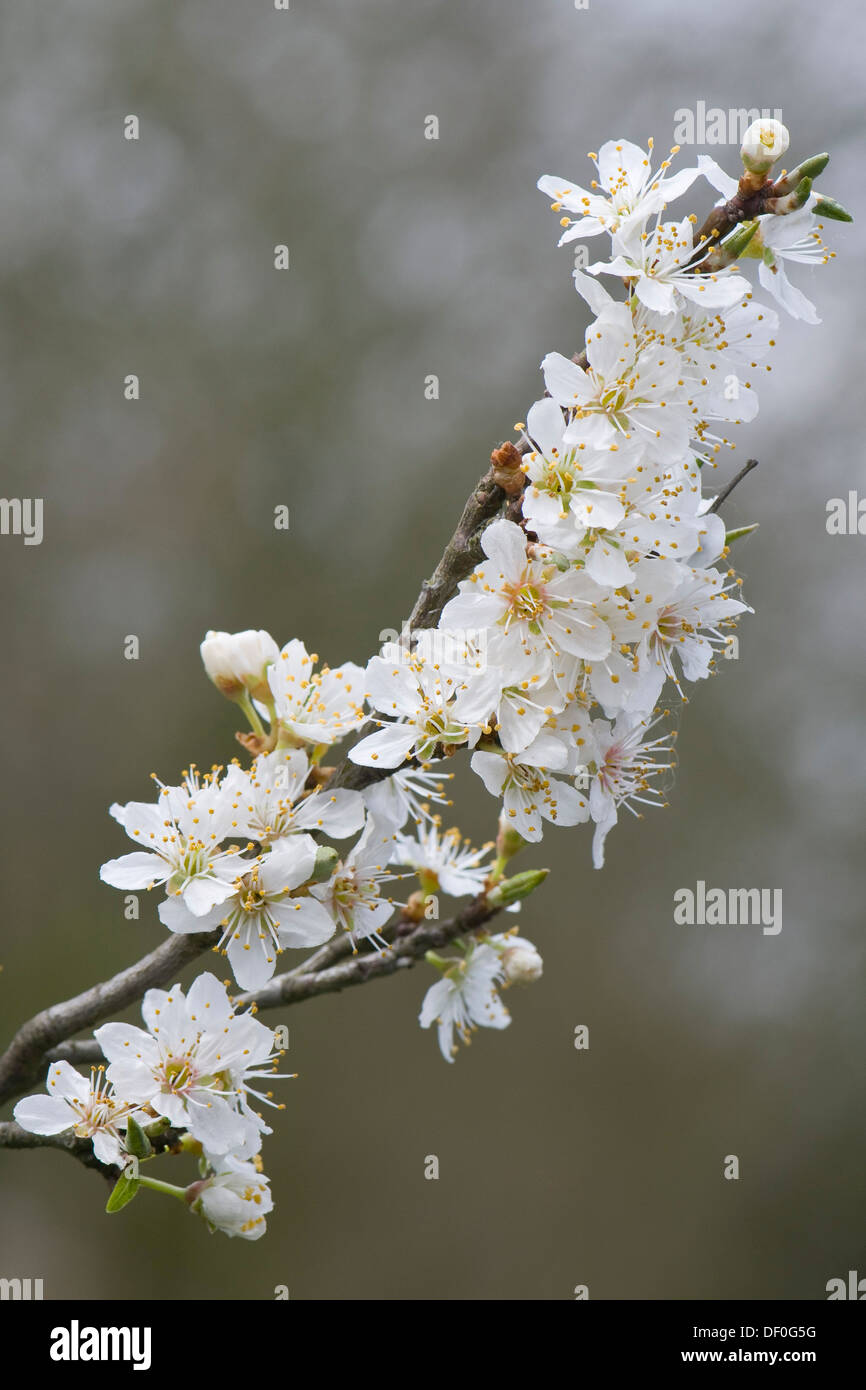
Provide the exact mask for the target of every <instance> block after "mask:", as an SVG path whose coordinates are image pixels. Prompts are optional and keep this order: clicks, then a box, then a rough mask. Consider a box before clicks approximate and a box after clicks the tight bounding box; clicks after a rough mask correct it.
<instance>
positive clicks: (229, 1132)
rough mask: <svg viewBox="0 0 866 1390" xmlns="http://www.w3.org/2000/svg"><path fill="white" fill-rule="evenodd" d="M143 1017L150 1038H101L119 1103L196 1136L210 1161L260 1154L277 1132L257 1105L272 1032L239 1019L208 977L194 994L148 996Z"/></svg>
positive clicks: (128, 1030) (143, 1033) (137, 1031)
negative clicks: (134, 1106) (265, 1139)
mask: <svg viewBox="0 0 866 1390" xmlns="http://www.w3.org/2000/svg"><path fill="white" fill-rule="evenodd" d="M141 1012H142V1017H143V1019H144V1022H145V1024H146V1030H145V1029H143V1028H138V1027H136V1026H135V1025H133V1024H130V1023H105V1024H103V1025H102V1027H101V1028H97V1029H96V1030H95V1033H94V1037H95V1038H96V1041H97V1042H98V1043H99V1046H100V1047H101V1048H102V1051H103V1053H104V1054H105V1056H106V1057H107V1059H108V1062H109V1066H108V1070H107V1073H106V1075H107V1077H108V1080H109V1081H110V1082H112V1084H113V1085H114V1088H115V1091H116V1093H117V1095H119V1096H122V1097H123V1098H124V1099H125V1100H127V1101H132V1102H135V1103H136V1104H138V1105H141V1106H145V1105H148V1106H150V1107H151V1109H152V1110H154V1111H155V1112H156V1114H157V1115H164V1116H165V1117H166V1118H167V1119H168V1120H169V1121H170V1122H171V1124H172V1125H174V1126H176V1127H177V1128H179V1129H187V1130H189V1132H190V1134H191V1135H192V1136H193V1138H194V1139H198V1140H199V1142H200V1143H201V1144H202V1145H203V1146H204V1148H205V1150H206V1151H207V1152H208V1154H213V1155H221V1154H242V1155H243V1156H245V1157H251V1156H252V1155H253V1154H254V1153H257V1152H258V1149H259V1147H260V1145H261V1136H262V1134H269V1133H270V1130H269V1129H268V1126H267V1125H266V1124H265V1123H264V1122H263V1120H262V1119H261V1118H260V1116H259V1115H258V1114H256V1113H255V1112H254V1111H253V1109H252V1106H251V1103H250V1097H251V1096H252V1097H255V1098H256V1099H258V1100H264V1101H266V1102H267V1101H268V1099H269V1098H268V1097H267V1096H262V1095H261V1093H260V1092H259V1091H258V1090H256V1089H254V1086H253V1083H254V1082H256V1083H258V1080H259V1078H261V1077H263V1076H265V1075H268V1076H269V1077H271V1076H272V1067H271V1064H272V1063H273V1061H274V1058H273V1055H272V1051H273V1042H274V1038H273V1034H272V1032H271V1031H270V1029H268V1028H266V1027H265V1026H264V1024H262V1023H259V1022H258V1021H257V1020H256V1019H254V1018H253V1017H252V1015H251V1014H250V1013H242V1014H236V1013H235V1011H234V1008H233V1006H232V1003H231V1000H230V999H229V997H228V993H227V990H226V988H225V986H224V985H221V984H220V983H219V981H218V980H216V979H215V978H214V976H213V975H211V974H208V973H205V974H202V975H199V976H198V977H197V978H196V979H195V980H194V981H193V983H192V985H191V986H190V988H189V991H188V992H187V994H184V992H183V990H182V989H181V988H180V986H179V985H174V986H173V987H172V989H170V990H167V991H166V990H161V989H150V990H148V991H147V993H146V994H145V996H144V999H143V1001H142V1008H141ZM262 1068H267V1072H265V1071H263V1070H262Z"/></svg>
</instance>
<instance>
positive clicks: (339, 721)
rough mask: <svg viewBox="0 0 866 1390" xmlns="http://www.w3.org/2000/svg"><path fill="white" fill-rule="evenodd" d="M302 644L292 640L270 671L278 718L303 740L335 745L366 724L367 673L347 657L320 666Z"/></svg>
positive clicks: (270, 682) (294, 734)
mask: <svg viewBox="0 0 866 1390" xmlns="http://www.w3.org/2000/svg"><path fill="white" fill-rule="evenodd" d="M317 660H318V658H317V657H315V656H312V655H310V653H309V652H308V651H307V649H306V647H305V646H304V644H303V642H301V641H299V640H298V639H297V638H295V639H294V640H293V641H291V642H287V643H286V645H285V646H284V647H283V649H282V651H281V652H280V654H279V656H278V658H277V660H276V661H275V662H274V664H273V666H272V667H271V669H270V671H269V673H268V682H269V684H270V688H271V694H272V696H273V700H274V707H275V710H276V715H277V718H278V719H279V721H280V724H281V725H282V727H283V729H285V730H286V731H287V732H288V733H289V734H291V735H293V736H294V737H295V738H296V739H297V740H298V741H299V742H300V743H312V744H316V745H319V744H325V745H328V744H332V743H336V742H338V740H339V739H341V738H344V737H345V736H346V734H349V733H351V732H352V730H353V729H357V728H359V726H360V725H361V724H363V722H364V672H363V670H362V668H361V667H360V666H356V665H355V664H354V662H351V661H346V662H344V663H343V665H342V666H337V667H335V668H334V669H333V670H331V668H330V667H328V666H324V667H322V669H321V671H316V670H315V664H316V661H317Z"/></svg>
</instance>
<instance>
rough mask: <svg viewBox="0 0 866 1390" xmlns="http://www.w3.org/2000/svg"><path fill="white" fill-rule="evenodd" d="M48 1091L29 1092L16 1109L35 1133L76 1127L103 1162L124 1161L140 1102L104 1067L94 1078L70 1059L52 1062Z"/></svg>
mask: <svg viewBox="0 0 866 1390" xmlns="http://www.w3.org/2000/svg"><path fill="white" fill-rule="evenodd" d="M45 1089H46V1091H47V1093H48V1094H47V1095H44V1096H25V1098H24V1099H23V1100H19V1102H18V1104H17V1105H16V1106H15V1109H14V1111H13V1114H14V1116H15V1119H16V1120H17V1121H18V1123H19V1125H20V1126H21V1128H22V1129H26V1130H29V1131H30V1133H31V1134H64V1133H66V1132H67V1131H68V1130H72V1132H73V1134H75V1135H76V1136H77V1138H79V1139H90V1140H92V1141H93V1152H94V1154H95V1155H96V1157H97V1158H98V1159H99V1161H100V1163H110V1164H115V1165H117V1166H120V1165H121V1163H122V1161H123V1134H124V1131H125V1130H126V1126H127V1123H128V1121H129V1118H130V1116H134V1117H135V1118H137V1119H141V1118H142V1116H141V1111H140V1109H139V1107H138V1105H137V1104H136V1103H135V1102H133V1101H130V1100H128V1099H124V1098H123V1097H121V1096H118V1095H117V1094H116V1093H115V1090H114V1087H113V1086H112V1085H111V1083H110V1082H109V1081H108V1080H106V1077H105V1073H104V1070H103V1068H101V1067H94V1068H93V1069H92V1070H91V1073H90V1079H89V1080H88V1079H87V1078H85V1077H83V1076H82V1075H81V1073H80V1072H77V1071H76V1070H75V1068H74V1067H71V1066H70V1065H69V1063H68V1062H52V1064H51V1066H50V1067H49V1068H48V1076H47V1078H46V1081H45Z"/></svg>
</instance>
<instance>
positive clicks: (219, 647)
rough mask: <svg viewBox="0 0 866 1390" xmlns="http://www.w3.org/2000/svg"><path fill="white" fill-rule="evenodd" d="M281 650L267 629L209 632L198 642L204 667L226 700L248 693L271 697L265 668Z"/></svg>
mask: <svg viewBox="0 0 866 1390" xmlns="http://www.w3.org/2000/svg"><path fill="white" fill-rule="evenodd" d="M279 655H280V649H279V647H278V646H277V644H276V642H275V641H274V639H273V637H271V636H270V634H269V633H267V632H262V631H258V632H256V631H255V630H254V629H252V628H248V629H247V630H246V632H209V633H208V634H207V636H206V637H205V639H204V641H203V642H202V644H201V659H202V661H203V662H204V669H205V671H206V672H207V674H208V675H209V676H210V678H211V680H212V681H213V683H214V685H215V686H216V688H217V690H220V691H222V693H223V695H225V696H227V697H228V699H229V700H238V699H242V698H243V696H244V694H247V693H248V694H249V695H251V696H252V697H253V699H256V700H267V699H269V698H270V689H269V686H268V682H267V668H268V666H271V665H273V663H274V662H275V661H277V659H278V658H279Z"/></svg>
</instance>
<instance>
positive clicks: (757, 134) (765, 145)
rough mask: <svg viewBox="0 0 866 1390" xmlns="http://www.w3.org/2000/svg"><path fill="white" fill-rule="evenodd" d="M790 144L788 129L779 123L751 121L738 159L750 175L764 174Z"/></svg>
mask: <svg viewBox="0 0 866 1390" xmlns="http://www.w3.org/2000/svg"><path fill="white" fill-rule="evenodd" d="M789 144H790V136H789V134H788V127H787V126H784V125H782V123H781V121H772V120H765V121H752V124H751V125H750V126H749V128H748V130H747V131H746V133H745V135H744V136H743V144H742V148H741V149H740V158H741V159H742V161H743V163H744V164H745V166H746V168H747V169H748V170H749V172H750V173H752V174H765V173H766V172H767V170H768V169H771V168H772V167H773V165H774V164H775V163H776V161H777V160H779V159H781V158H782V155H783V154H784V153H785V151H786V150H787V148H788V145H789Z"/></svg>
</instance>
